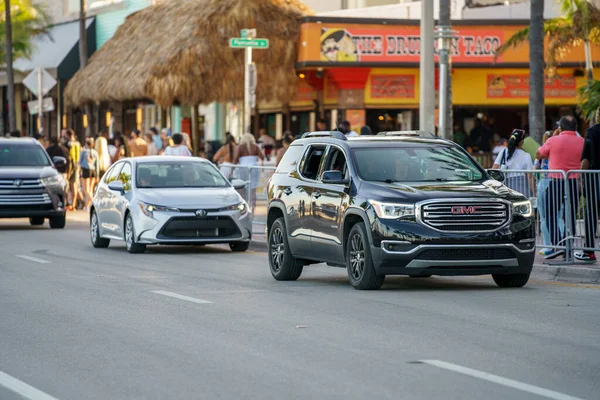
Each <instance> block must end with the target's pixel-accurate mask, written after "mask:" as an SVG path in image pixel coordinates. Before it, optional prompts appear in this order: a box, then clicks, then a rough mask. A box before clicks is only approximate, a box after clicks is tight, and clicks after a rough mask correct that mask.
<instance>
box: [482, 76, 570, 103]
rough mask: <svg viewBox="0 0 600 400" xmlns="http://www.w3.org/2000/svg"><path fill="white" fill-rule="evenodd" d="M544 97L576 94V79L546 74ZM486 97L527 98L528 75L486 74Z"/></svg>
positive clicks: (566, 96) (564, 96)
mask: <svg viewBox="0 0 600 400" xmlns="http://www.w3.org/2000/svg"><path fill="white" fill-rule="evenodd" d="M544 92H545V96H546V98H568V99H571V98H573V97H575V96H576V95H577V84H576V79H575V77H573V76H569V75H556V76H553V77H549V76H547V77H546V79H545V83H544ZM487 97H488V98H504V99H514V98H527V97H529V75H523V74H521V75H504V74H503V75H497V74H488V76H487Z"/></svg>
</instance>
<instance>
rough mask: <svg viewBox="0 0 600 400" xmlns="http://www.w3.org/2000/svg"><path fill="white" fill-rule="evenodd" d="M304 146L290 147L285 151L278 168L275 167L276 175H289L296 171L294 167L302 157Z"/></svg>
mask: <svg viewBox="0 0 600 400" xmlns="http://www.w3.org/2000/svg"><path fill="white" fill-rule="evenodd" d="M302 150H304V146H290V148H288V149H287V151H286V152H285V154H284V155H283V158H282V159H281V162H280V163H279V166H278V167H277V172H276V173H278V174H289V173H290V172H292V171H294V170H295V169H296V166H297V165H298V163H299V162H300V156H301V155H302Z"/></svg>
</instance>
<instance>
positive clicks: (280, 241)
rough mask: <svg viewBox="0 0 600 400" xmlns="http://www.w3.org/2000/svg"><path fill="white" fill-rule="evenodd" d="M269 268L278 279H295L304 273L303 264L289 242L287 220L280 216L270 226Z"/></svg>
mask: <svg viewBox="0 0 600 400" xmlns="http://www.w3.org/2000/svg"><path fill="white" fill-rule="evenodd" d="M268 244H269V250H268V252H269V268H270V269H271V275H273V278H275V279H276V280H278V281H295V280H297V279H298V278H300V275H301V274H302V268H303V265H302V263H301V262H300V261H298V260H297V259H295V258H294V257H293V256H292V253H291V251H290V246H289V244H288V238H287V231H286V229H285V221H284V220H283V218H278V219H277V220H275V222H273V225H271V227H270V228H269V243H268Z"/></svg>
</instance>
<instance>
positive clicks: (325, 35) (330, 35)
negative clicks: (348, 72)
mask: <svg viewBox="0 0 600 400" xmlns="http://www.w3.org/2000/svg"><path fill="white" fill-rule="evenodd" d="M358 58H359V57H358V54H357V52H356V47H355V46H354V43H353V42H352V36H351V35H350V34H349V33H348V32H347V31H346V30H345V29H339V28H338V29H325V28H324V29H322V30H321V60H322V61H330V62H336V61H346V62H348V61H358Z"/></svg>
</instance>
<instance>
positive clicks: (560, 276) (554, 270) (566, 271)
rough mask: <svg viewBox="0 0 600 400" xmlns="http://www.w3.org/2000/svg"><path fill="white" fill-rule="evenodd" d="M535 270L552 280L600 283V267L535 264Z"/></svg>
mask: <svg viewBox="0 0 600 400" xmlns="http://www.w3.org/2000/svg"><path fill="white" fill-rule="evenodd" d="M533 272H534V273H536V274H540V275H543V276H544V278H546V279H548V280H551V281H572V282H573V281H575V282H580V283H600V268H585V267H579V266H560V265H557V266H554V265H544V264H534V265H533Z"/></svg>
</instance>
